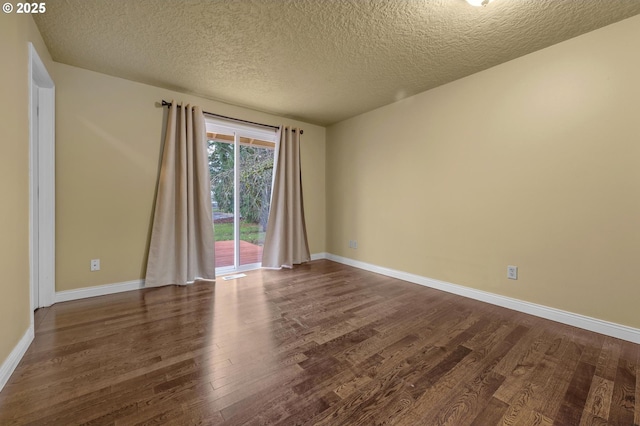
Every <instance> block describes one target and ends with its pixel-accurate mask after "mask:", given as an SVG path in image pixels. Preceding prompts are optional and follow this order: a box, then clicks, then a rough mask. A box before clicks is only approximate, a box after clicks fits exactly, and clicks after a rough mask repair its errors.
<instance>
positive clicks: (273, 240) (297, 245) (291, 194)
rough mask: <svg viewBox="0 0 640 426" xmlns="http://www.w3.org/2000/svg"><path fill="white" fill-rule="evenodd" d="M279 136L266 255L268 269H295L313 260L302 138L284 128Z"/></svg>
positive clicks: (264, 255) (264, 264)
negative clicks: (304, 191)
mask: <svg viewBox="0 0 640 426" xmlns="http://www.w3.org/2000/svg"><path fill="white" fill-rule="evenodd" d="M279 133H280V135H279V136H280V137H279V143H278V145H277V147H276V153H275V165H274V167H275V171H274V178H273V189H272V193H271V210H270V212H269V221H268V222H267V233H266V235H265V240H264V248H263V251H262V266H263V267H265V268H282V267H286V268H291V267H293V265H295V264H299V263H302V262H308V261H309V260H310V258H311V255H310V254H309V244H308V242H307V229H306V226H305V221H304V205H303V202H302V174H301V170H300V134H299V132H298V131H297V130H296V129H290V128H287V127H281V128H280V132H279Z"/></svg>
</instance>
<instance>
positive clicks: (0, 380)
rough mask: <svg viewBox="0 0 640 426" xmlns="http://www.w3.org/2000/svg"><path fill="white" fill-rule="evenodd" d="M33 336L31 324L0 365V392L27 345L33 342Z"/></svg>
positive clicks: (25, 350) (27, 347)
mask: <svg viewBox="0 0 640 426" xmlns="http://www.w3.org/2000/svg"><path fill="white" fill-rule="evenodd" d="M33 336H34V326H33V324H31V325H30V326H29V328H28V329H27V331H26V332H25V333H24V336H22V338H21V339H20V341H19V342H18V344H17V345H16V346H15V347H14V348H13V350H12V351H11V353H10V354H9V356H8V357H7V359H6V360H4V362H3V363H2V365H0V391H1V390H2V388H4V385H6V384H7V382H8V381H9V378H11V375H12V374H13V372H14V371H15V369H16V367H17V366H18V364H19V363H20V360H21V359H22V357H23V356H24V354H25V352H27V349H29V345H30V344H31V342H32V341H33Z"/></svg>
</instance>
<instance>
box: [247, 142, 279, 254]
mask: <svg viewBox="0 0 640 426" xmlns="http://www.w3.org/2000/svg"><path fill="white" fill-rule="evenodd" d="M239 142H240V143H239V148H238V149H239V151H240V152H239V153H240V160H239V161H240V167H239V172H240V179H239V185H240V188H239V189H240V191H239V196H240V221H239V222H240V241H239V249H240V265H252V264H259V263H261V262H262V247H263V246H264V236H265V231H266V229H267V220H268V218H269V202H270V198H271V183H272V177H273V155H274V150H273V148H271V147H264V146H259V145H254V144H253V143H254V142H256V141H254V140H253V139H249V138H240V140H239ZM257 142H258V143H259V142H260V141H257Z"/></svg>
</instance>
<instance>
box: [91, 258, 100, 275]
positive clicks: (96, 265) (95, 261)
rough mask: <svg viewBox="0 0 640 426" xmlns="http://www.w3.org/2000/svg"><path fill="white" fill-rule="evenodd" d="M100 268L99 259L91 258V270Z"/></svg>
mask: <svg viewBox="0 0 640 426" xmlns="http://www.w3.org/2000/svg"><path fill="white" fill-rule="evenodd" d="M99 270H100V259H91V272H95V271H99Z"/></svg>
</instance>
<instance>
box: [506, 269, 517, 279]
mask: <svg viewBox="0 0 640 426" xmlns="http://www.w3.org/2000/svg"><path fill="white" fill-rule="evenodd" d="M507 278H509V279H510V280H517V279H518V267H517V266H512V265H509V266H507Z"/></svg>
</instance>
